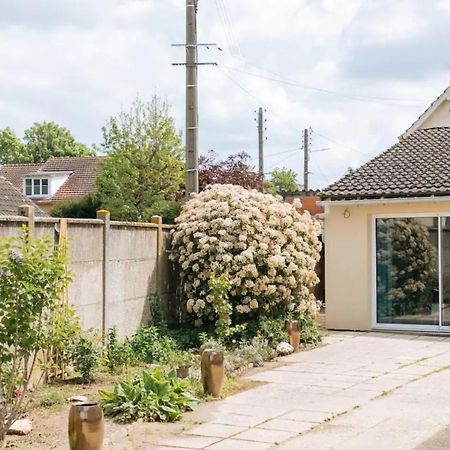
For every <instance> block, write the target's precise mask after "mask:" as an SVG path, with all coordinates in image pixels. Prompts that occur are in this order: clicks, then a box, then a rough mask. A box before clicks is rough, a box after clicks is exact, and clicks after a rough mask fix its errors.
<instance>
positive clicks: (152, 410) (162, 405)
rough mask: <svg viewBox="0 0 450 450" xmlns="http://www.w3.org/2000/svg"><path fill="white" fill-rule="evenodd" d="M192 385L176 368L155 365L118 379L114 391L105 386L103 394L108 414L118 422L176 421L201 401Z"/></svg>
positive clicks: (104, 408) (104, 406) (102, 397)
mask: <svg viewBox="0 0 450 450" xmlns="http://www.w3.org/2000/svg"><path fill="white" fill-rule="evenodd" d="M188 387H189V383H188V382H187V381H182V380H179V379H178V378H177V376H176V373H175V371H173V370H172V371H170V372H168V373H165V372H163V371H162V370H160V369H155V370H153V371H151V372H148V371H143V372H142V374H141V375H138V376H136V377H134V378H132V379H127V380H124V381H121V382H120V383H117V384H116V385H115V386H114V390H113V391H112V392H108V391H104V390H101V391H99V394H100V402H101V405H102V407H103V412H104V414H105V416H107V417H112V418H114V419H115V420H116V421H118V422H133V421H135V420H138V419H141V420H144V421H147V422H155V421H158V422H174V421H176V420H179V419H180V418H181V415H182V413H183V412H184V411H188V410H190V409H191V408H192V406H193V405H194V404H196V403H197V402H198V400H197V399H196V398H195V397H194V396H193V395H192V394H191V393H190V392H189V390H188Z"/></svg>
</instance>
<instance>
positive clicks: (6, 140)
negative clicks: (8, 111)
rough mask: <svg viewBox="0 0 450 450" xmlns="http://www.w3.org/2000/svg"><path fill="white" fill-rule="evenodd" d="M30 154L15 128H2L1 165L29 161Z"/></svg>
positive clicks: (0, 139)
mask: <svg viewBox="0 0 450 450" xmlns="http://www.w3.org/2000/svg"><path fill="white" fill-rule="evenodd" d="M29 160H30V155H29V154H28V152H27V151H26V149H25V147H24V145H23V144H22V142H21V140H20V139H19V138H18V137H17V136H16V133H14V130H12V129H11V128H10V127H6V128H4V129H3V130H0V165H1V164H21V163H25V162H29Z"/></svg>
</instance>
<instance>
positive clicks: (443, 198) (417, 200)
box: [317, 195, 450, 209]
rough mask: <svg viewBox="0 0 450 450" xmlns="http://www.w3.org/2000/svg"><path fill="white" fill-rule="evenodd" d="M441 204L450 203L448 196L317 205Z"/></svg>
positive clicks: (332, 202) (378, 199) (341, 201)
mask: <svg viewBox="0 0 450 450" xmlns="http://www.w3.org/2000/svg"><path fill="white" fill-rule="evenodd" d="M423 202H432V203H441V202H450V196H444V195H443V196H431V197H394V198H366V199H359V200H358V199H355V200H321V201H318V202H317V204H318V205H319V206H323V207H324V208H325V209H328V208H330V207H331V206H358V205H392V204H398V203H400V204H401V203H403V204H405V203H423Z"/></svg>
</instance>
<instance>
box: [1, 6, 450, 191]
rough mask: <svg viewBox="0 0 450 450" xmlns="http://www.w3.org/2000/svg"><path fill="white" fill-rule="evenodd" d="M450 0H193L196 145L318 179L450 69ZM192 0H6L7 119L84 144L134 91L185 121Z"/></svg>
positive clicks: (369, 144) (379, 142)
mask: <svg viewBox="0 0 450 450" xmlns="http://www.w3.org/2000/svg"><path fill="white" fill-rule="evenodd" d="M449 23H450V0H428V1H424V0H395V1H394V0H372V1H371V0H245V1H243V0H199V11H198V35H199V42H215V43H217V45H218V47H220V49H221V50H218V49H213V48H210V49H206V48H204V49H201V50H200V54H199V59H200V60H201V61H206V62H209V61H215V62H217V63H218V64H219V65H218V67H208V66H206V67H202V68H200V74H199V83H200V91H199V98H200V126H201V128H200V149H201V152H203V153H204V152H206V151H208V150H209V149H214V150H215V151H216V152H217V153H219V154H220V155H221V156H223V157H226V156H227V155H229V154H232V153H235V152H237V151H242V150H245V151H247V152H248V153H249V154H250V155H251V156H252V157H253V158H255V159H254V162H255V164H256V163H257V160H256V155H257V130H256V123H255V121H254V118H255V113H254V111H255V110H256V109H257V108H258V107H259V106H262V107H264V108H266V110H267V112H266V118H267V124H266V126H267V142H266V145H265V152H266V155H267V156H266V159H265V170H266V171H267V172H270V171H271V170H273V168H275V167H283V166H285V167H288V168H292V169H294V170H296V171H297V172H298V173H302V154H301V130H302V129H304V128H309V127H311V128H312V130H313V133H312V143H311V145H312V149H313V150H320V149H324V148H326V149H328V150H326V151H318V152H314V153H313V154H312V155H311V167H310V170H311V172H312V174H311V185H312V187H314V188H319V187H323V186H325V185H326V184H328V183H330V182H332V181H333V180H336V179H337V178H338V177H339V176H341V175H342V174H343V173H345V172H346V170H347V168H348V167H349V166H352V167H357V166H358V165H360V164H361V163H363V162H365V161H367V160H368V159H369V158H370V157H371V156H373V155H376V154H377V153H379V152H381V151H382V150H384V149H385V148H386V147H387V146H389V145H391V144H392V143H394V142H395V141H396V137H397V136H398V135H399V134H401V133H402V132H403V131H404V130H405V129H406V128H407V127H408V126H409V125H410V124H411V123H412V122H413V121H414V120H415V119H416V118H417V117H418V115H419V114H421V113H422V112H423V110H424V109H425V108H426V107H427V106H428V105H429V104H430V103H431V101H432V100H434V99H435V98H436V97H437V96H438V95H439V94H440V93H441V92H442V91H443V89H444V88H445V87H447V86H448V84H449V83H450V69H449V65H450V26H449ZM184 26H185V1H184V0H95V1H93V0H64V1H61V0H0V61H1V64H0V128H3V127H5V126H8V125H9V126H11V127H13V128H14V129H15V131H16V133H17V134H19V135H21V134H22V132H23V130H24V129H25V128H27V127H28V126H29V125H31V124H32V123H33V122H39V121H43V120H47V121H50V120H52V121H55V122H57V123H59V124H61V125H63V126H65V127H67V128H69V129H70V130H71V131H72V132H73V134H74V135H75V137H76V138H77V139H78V140H79V141H81V142H84V143H86V144H93V143H99V142H100V139H101V126H102V125H103V124H104V123H105V121H106V120H107V118H108V117H109V116H110V115H112V114H114V113H116V112H118V111H119V110H120V109H121V108H122V107H123V108H125V109H126V108H127V107H128V106H129V105H130V103H131V102H132V101H133V99H134V98H135V97H136V96H137V95H139V97H141V98H142V99H149V98H150V97H151V96H152V95H153V94H154V93H157V94H158V95H159V96H161V97H163V98H166V99H167V100H168V101H169V103H170V104H171V105H172V113H173V115H174V116H175V118H176V123H177V126H178V127H179V128H180V129H182V128H183V126H184V79H185V75H184V68H182V67H175V66H172V65H171V63H172V62H177V61H183V59H184V52H183V49H181V48H177V47H171V45H170V44H171V43H180V42H183V41H184V35H185V29H184Z"/></svg>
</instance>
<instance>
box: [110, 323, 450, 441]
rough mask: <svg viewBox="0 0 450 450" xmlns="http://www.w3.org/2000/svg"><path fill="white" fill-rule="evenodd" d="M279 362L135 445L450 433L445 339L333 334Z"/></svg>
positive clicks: (449, 361) (449, 360)
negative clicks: (169, 431) (250, 384)
mask: <svg viewBox="0 0 450 450" xmlns="http://www.w3.org/2000/svg"><path fill="white" fill-rule="evenodd" d="M280 362H281V363H282V365H278V366H277V367H275V368H273V369H269V370H265V371H258V372H256V373H253V374H252V375H251V376H248V377H247V378H248V379H250V380H253V381H259V382H262V384H261V385H259V386H257V387H256V388H253V389H251V390H248V391H245V392H241V393H238V394H236V395H233V396H230V397H228V398H226V399H223V400H218V401H214V402H208V403H204V404H201V405H199V406H198V407H197V408H196V409H195V411H194V412H191V413H188V414H185V417H184V418H183V421H182V423H181V424H180V426H181V428H177V430H178V431H177V434H173V435H169V436H166V437H165V438H161V439H159V440H157V439H156V440H155V436H154V435H152V436H151V439H152V440H151V441H149V442H152V443H154V442H156V443H157V445H159V446H160V447H154V446H150V445H147V446H143V444H141V442H139V445H137V446H135V447H133V448H137V449H144V448H145V449H146V450H147V449H148V448H161V449H162V448H165V449H176V448H184V449H200V448H201V449H203V448H205V449H206V448H207V449H216V450H217V449H218V450H220V449H230V450H236V449H245V450H247V449H248V450H266V449H269V448H272V449H296V450H297V449H308V450H311V449H314V450H322V449H323V450H325V449H327V450H329V449H337V450H342V449H345V450H361V449H364V450H371V449H374V450H375V449H377V450H379V449H394V448H395V449H402V450H403V449H404V450H409V449H411V450H412V449H415V448H416V447H417V448H420V449H421V450H422V449H426V448H427V447H423V445H425V444H424V443H426V442H430V443H432V442H434V443H435V444H436V445H439V443H441V442H443V438H442V436H450V389H449V390H447V389H445V388H444V387H445V386H450V338H449V337H444V336H421V335H417V334H415V335H409V334H404V333H401V334H396V333H353V332H345V333H339V332H337V333H332V334H331V335H330V336H328V337H326V339H325V345H323V346H322V347H320V348H317V349H315V350H311V351H303V352H298V353H295V354H292V355H289V356H287V357H285V358H281V359H280ZM150 425H152V424H149V427H150ZM150 430H151V428H149V433H150V434H151V431H150ZM442 430H444V431H442ZM445 430H447V431H445ZM439 433H441V434H439ZM433 436H434V441H433ZM117 444H118V443H115V445H117ZM107 448H108V449H110V448H111V449H112V448H113V447H107ZM114 448H120V447H114ZM430 448H434V447H430ZM435 448H438V447H435ZM447 448H448V447H447Z"/></svg>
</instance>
